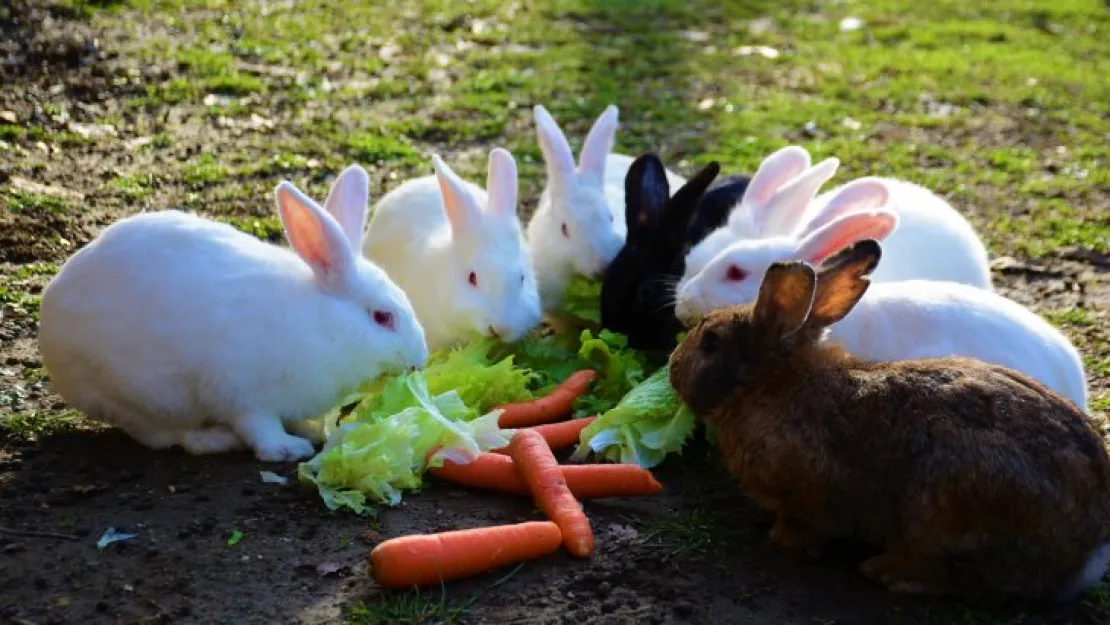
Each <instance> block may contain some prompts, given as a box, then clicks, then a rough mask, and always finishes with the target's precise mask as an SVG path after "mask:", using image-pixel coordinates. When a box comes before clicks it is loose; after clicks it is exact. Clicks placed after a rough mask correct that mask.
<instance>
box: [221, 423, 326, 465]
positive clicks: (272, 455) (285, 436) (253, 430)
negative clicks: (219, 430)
mask: <svg viewBox="0 0 1110 625" xmlns="http://www.w3.org/2000/svg"><path fill="white" fill-rule="evenodd" d="M233 425H234V428H235V432H236V433H237V434H239V436H241V437H242V438H243V440H244V441H246V442H247V444H248V445H250V447H251V448H252V449H254V455H255V457H257V458H258V459H259V460H261V461H262V462H288V461H290V460H301V459H304V458H310V457H312V456H313V455H314V454H315V453H316V448H315V447H313V446H312V443H310V442H309V441H307V440H305V439H303V438H301V437H299V436H292V435H290V434H289V433H287V432H286V431H285V427H284V426H283V425H282V423H281V419H278V418H275V417H271V416H268V415H265V414H256V415H248V416H245V417H242V418H240V419H238V420H237V421H235V422H234V424H233Z"/></svg>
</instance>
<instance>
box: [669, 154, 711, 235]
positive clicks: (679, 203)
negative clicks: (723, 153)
mask: <svg viewBox="0 0 1110 625" xmlns="http://www.w3.org/2000/svg"><path fill="white" fill-rule="evenodd" d="M719 173H721V164H720V163H718V162H717V161H712V162H710V163H709V164H708V165H706V166H705V167H702V169H701V171H699V172H698V173H696V174H694V177H693V178H691V179H690V180H688V181H687V182H686V184H684V185H682V186H681V187H679V189H678V191H675V192H674V197H672V198H671V202H670V206H669V207H668V208H667V214H668V216H670V215H671V214H674V215H675V216H676V217H679V218H680V219H678V220H676V221H675V223H676V224H681V225H682V227H683V228H685V227H686V225H687V224H688V223H689V222H690V217H691V216H692V215H693V214H694V211H695V210H697V211H699V212H700V211H701V203H702V198H703V197H705V192H706V190H707V189H709V185H711V184H713V180H714V179H715V178H716V177H717V174H719Z"/></svg>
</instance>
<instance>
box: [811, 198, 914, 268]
mask: <svg viewBox="0 0 1110 625" xmlns="http://www.w3.org/2000/svg"><path fill="white" fill-rule="evenodd" d="M897 227H898V215H896V214H894V213H892V212H890V211H887V210H878V211H871V212H867V213H849V214H847V215H844V216H843V217H839V218H837V219H834V220H833V221H832V222H830V223H828V224H826V225H825V226H823V227H821V228H818V229H817V230H815V231H814V232H811V233H810V234H809V235H807V236H806V237H805V238H804V239H802V240H801V241H800V242H799V243H798V247H797V254H796V255H795V257H796V258H799V259H801V260H804V261H807V262H809V263H812V264H814V265H816V264H819V263H821V262H822V261H824V260H825V259H826V258H828V257H829V256H832V255H833V254H835V253H836V252H838V251H840V250H841V249H843V248H845V247H847V246H849V245H852V244H853V243H855V242H857V241H862V240H863V239H875V240H878V241H882V240H883V239H885V238H886V237H887V235H889V234H890V233H891V232H893V231H894V229H895V228H897Z"/></svg>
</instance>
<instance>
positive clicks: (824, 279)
mask: <svg viewBox="0 0 1110 625" xmlns="http://www.w3.org/2000/svg"><path fill="white" fill-rule="evenodd" d="M881 257H882V246H881V245H879V242H878V241H876V240H875V239H863V240H860V241H857V242H855V243H853V244H851V245H849V246H847V247H845V248H843V249H841V250H840V251H838V252H837V253H836V254H833V255H832V256H830V257H829V258H828V260H826V261H825V262H824V263H822V264H821V266H820V267H819V268H818V270H817V293H816V295H815V296H814V299H813V310H812V312H810V315H809V320H808V321H806V327H807V328H814V329H819V328H825V327H828V326H830V325H832V324H834V323H836V322H837V321H840V320H841V319H843V318H844V317H845V316H847V314H848V313H849V312H851V310H852V308H853V307H855V305H856V303H857V302H859V300H860V298H861V297H863V294H864V293H866V292H867V288H868V287H869V286H871V280H870V278H869V277H868V276H869V275H870V274H871V272H872V271H874V270H875V267H877V266H878V265H879V259H880V258H881Z"/></svg>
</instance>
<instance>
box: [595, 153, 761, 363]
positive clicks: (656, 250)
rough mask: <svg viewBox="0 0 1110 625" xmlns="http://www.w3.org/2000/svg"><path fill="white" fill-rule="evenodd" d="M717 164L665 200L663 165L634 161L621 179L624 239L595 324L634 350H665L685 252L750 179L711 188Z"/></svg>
mask: <svg viewBox="0 0 1110 625" xmlns="http://www.w3.org/2000/svg"><path fill="white" fill-rule="evenodd" d="M719 172H720V165H718V164H717V163H716V162H712V163H710V164H708V165H706V166H705V167H704V168H703V169H702V170H701V171H699V172H698V173H697V174H696V175H695V176H694V177H693V178H692V179H690V180H689V181H688V182H687V183H686V184H685V185H683V186H682V188H680V189H678V190H677V191H675V193H674V196H673V197H672V196H671V194H670V187H669V185H668V184H667V175H666V170H665V169H664V167H663V162H662V161H661V160H660V159H659V157H658V156H657V155H655V154H644V155H642V156H640V157H639V158H637V159H636V160H635V161H634V162H633V163H632V166H631V167H630V168H629V170H628V174H627V176H626V177H625V181H624V184H625V222H626V223H627V225H628V238H627V239H626V241H625V244H624V248H622V249H621V251H620V253H619V254H617V256H616V258H614V259H613V262H612V263H611V264H610V265H609V269H608V270H607V271H606V272H605V279H604V282H603V283H602V287H601V325H602V327H604V328H606V329H608V330H611V331H613V332H619V333H621V334H624V335H626V336H627V337H628V342H629V346H630V347H633V348H636V349H641V350H653V351H654V350H660V351H663V350H671V349H673V348H674V346H675V337H676V336H677V335H678V333H679V332H681V331H682V324H680V323H679V321H678V319H677V318H676V317H675V315H674V286H675V283H677V282H678V280H679V278H681V277H682V272H683V271H684V270H685V268H686V267H685V258H686V254H687V253H688V252H689V251H690V248H692V247H693V246H694V245H696V244H697V243H698V242H700V241H701V240H702V239H704V238H705V237H706V235H708V234H709V233H710V232H712V231H713V230H714V229H716V228H717V227H719V226H721V225H723V224H724V223H725V221H726V220H727V219H728V213H729V211H730V210H731V209H732V207H733V206H735V205H736V204H737V203H738V202H739V201H740V199H741V197H743V195H744V191H745V190H747V187H748V183H749V182H750V181H751V178H750V177H748V176H729V177H727V178H722V179H721V180H718V181H716V184H712V183H713V182H714V179H715V178H716V177H717V174H718V173H719Z"/></svg>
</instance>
